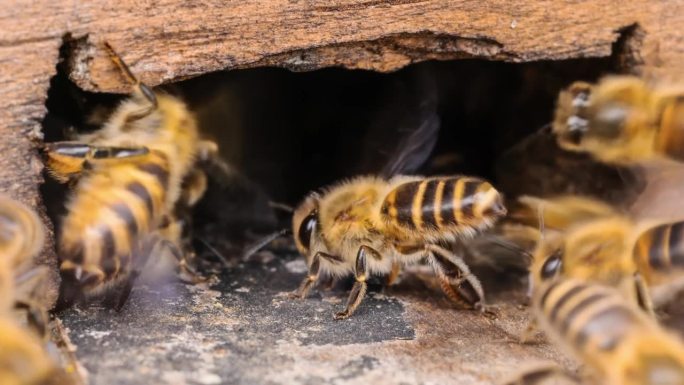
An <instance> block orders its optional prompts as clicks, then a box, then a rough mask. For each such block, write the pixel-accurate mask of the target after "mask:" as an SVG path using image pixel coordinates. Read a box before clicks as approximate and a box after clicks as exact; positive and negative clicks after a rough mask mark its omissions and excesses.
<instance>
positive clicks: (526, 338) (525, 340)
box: [520, 318, 539, 344]
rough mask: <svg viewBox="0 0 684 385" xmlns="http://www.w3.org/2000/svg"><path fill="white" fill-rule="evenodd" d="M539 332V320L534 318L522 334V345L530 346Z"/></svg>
mask: <svg viewBox="0 0 684 385" xmlns="http://www.w3.org/2000/svg"><path fill="white" fill-rule="evenodd" d="M538 332H539V328H538V326H537V320H536V319H534V318H532V319H531V320H530V321H529V322H528V323H527V327H525V330H523V331H522V333H520V343H521V344H529V343H530V342H531V341H532V339H534V336H535V335H536V334H537V333H538Z"/></svg>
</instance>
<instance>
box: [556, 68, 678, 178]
mask: <svg viewBox="0 0 684 385" xmlns="http://www.w3.org/2000/svg"><path fill="white" fill-rule="evenodd" d="M553 132H554V133H555V135H556V137H557V140H558V143H559V145H560V146H561V147H562V148H564V149H566V150H570V151H582V152H588V153H590V154H592V155H593V156H594V157H596V158H597V159H598V160H600V161H603V162H606V163H614V164H626V165H628V164H633V163H635V162H642V161H647V160H651V159H663V158H669V159H673V160H677V161H682V160H684V88H682V87H681V86H679V85H674V86H669V85H668V86H665V85H663V84H649V83H647V82H646V81H644V80H642V79H639V78H637V77H633V76H609V77H605V78H603V79H602V80H601V81H600V82H599V83H598V84H596V85H592V84H589V83H585V82H575V83H573V84H572V85H570V86H569V87H568V88H567V89H566V90H564V91H562V92H561V93H560V95H559V97H558V102H557V107H556V112H555V117H554V121H553Z"/></svg>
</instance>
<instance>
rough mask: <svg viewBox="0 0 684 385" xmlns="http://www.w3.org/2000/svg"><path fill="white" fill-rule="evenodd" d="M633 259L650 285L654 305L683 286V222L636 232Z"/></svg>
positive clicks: (672, 295) (661, 302)
mask: <svg viewBox="0 0 684 385" xmlns="http://www.w3.org/2000/svg"><path fill="white" fill-rule="evenodd" d="M638 234H639V235H638V237H637V239H636V241H635V245H634V247H633V258H634V262H635V263H636V266H637V269H638V271H639V273H640V274H641V275H642V276H643V277H644V280H645V281H646V283H647V284H648V285H649V287H650V288H651V297H652V298H653V302H654V303H655V304H656V305H660V304H663V303H666V302H669V301H670V300H671V299H672V298H673V297H674V296H675V295H676V294H678V293H679V292H681V291H682V290H683V289H684V221H678V222H674V223H665V224H659V225H655V226H647V229H646V230H644V231H638Z"/></svg>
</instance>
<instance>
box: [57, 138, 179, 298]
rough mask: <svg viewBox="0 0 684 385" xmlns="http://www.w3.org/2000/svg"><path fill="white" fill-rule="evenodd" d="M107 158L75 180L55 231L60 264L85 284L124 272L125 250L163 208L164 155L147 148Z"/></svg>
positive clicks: (127, 253)
mask: <svg viewBox="0 0 684 385" xmlns="http://www.w3.org/2000/svg"><path fill="white" fill-rule="evenodd" d="M108 162H109V161H107V163H103V164H98V165H97V166H96V167H95V168H94V169H93V170H91V172H89V173H88V174H87V175H86V176H84V179H83V180H81V181H80V182H79V184H78V186H77V188H76V191H75V193H74V196H73V198H72V199H71V201H70V203H69V205H68V210H69V213H68V214H67V216H66V218H65V219H64V222H63V226H62V231H61V234H60V245H59V248H60V258H61V259H62V265H61V269H62V271H63V272H65V273H70V274H71V275H72V276H73V278H74V279H75V280H76V281H78V282H79V283H80V284H81V285H83V286H84V288H85V289H88V288H97V287H98V286H99V285H100V284H101V283H104V282H107V281H110V280H111V279H113V278H115V277H116V276H117V275H118V274H119V273H120V272H126V271H127V270H128V269H129V267H130V264H131V262H132V258H133V257H132V256H131V254H132V253H133V254H135V251H137V249H138V248H139V247H140V246H141V245H140V241H141V239H142V238H143V237H144V235H145V234H147V233H148V232H150V231H152V230H154V229H156V228H157V227H158V226H159V224H160V221H161V218H162V217H163V216H164V214H165V212H166V210H167V207H166V206H167V202H166V191H167V189H168V188H169V186H168V184H169V169H168V161H167V158H166V156H165V155H164V154H162V153H160V152H156V151H152V152H150V154H149V155H148V156H145V157H144V158H141V159H139V160H135V161H131V162H126V161H112V162H111V163H108Z"/></svg>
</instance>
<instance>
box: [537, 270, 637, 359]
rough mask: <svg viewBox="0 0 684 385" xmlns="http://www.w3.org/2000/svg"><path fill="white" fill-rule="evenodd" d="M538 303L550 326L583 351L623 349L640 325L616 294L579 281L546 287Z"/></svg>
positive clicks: (567, 281) (542, 290)
mask: <svg viewBox="0 0 684 385" xmlns="http://www.w3.org/2000/svg"><path fill="white" fill-rule="evenodd" d="M539 296H540V297H539V298H540V299H539V301H538V302H536V304H535V305H536V306H537V310H538V311H539V312H540V313H541V314H543V316H544V317H545V319H546V321H547V322H548V324H549V326H550V327H551V328H553V329H554V331H555V332H556V333H558V334H559V335H560V336H561V337H562V338H563V339H564V340H565V341H566V342H567V343H569V344H570V345H571V346H572V347H574V348H575V349H577V350H578V351H580V352H584V351H586V350H587V349H592V351H594V350H593V349H597V350H596V351H598V352H601V351H603V352H610V351H613V350H615V349H618V348H619V345H620V342H621V341H623V340H624V339H625V337H626V336H627V334H629V333H631V332H632V331H633V330H635V329H634V328H635V327H638V326H640V324H641V322H642V321H641V320H640V319H639V316H638V315H637V313H636V311H635V310H634V309H632V308H631V307H630V306H629V304H628V303H627V302H626V301H625V300H624V299H623V298H622V297H621V296H620V295H619V294H618V293H617V292H615V291H613V290H611V289H609V288H606V287H603V286H600V285H595V284H590V283H586V282H583V281H579V280H573V279H564V280H556V281H554V282H553V283H550V284H549V285H546V286H543V287H542V288H541V292H540V293H539Z"/></svg>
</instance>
